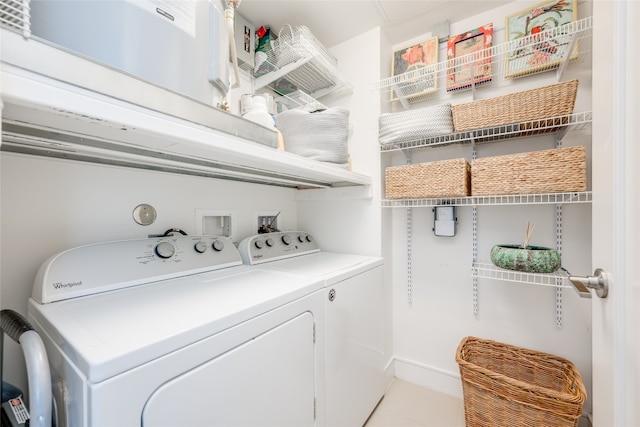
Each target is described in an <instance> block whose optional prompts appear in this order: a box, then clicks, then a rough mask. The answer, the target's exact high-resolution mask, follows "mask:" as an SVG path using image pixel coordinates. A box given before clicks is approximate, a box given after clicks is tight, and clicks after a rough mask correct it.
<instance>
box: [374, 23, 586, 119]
mask: <svg viewBox="0 0 640 427" xmlns="http://www.w3.org/2000/svg"><path fill="white" fill-rule="evenodd" d="M591 38H592V17H587V18H584V19H581V20H578V21H574V22H571V23H569V24H566V25H563V26H560V27H557V28H552V29H549V30H545V31H542V32H540V33H538V34H535V35H531V36H527V37H525V38H521V39H517V40H512V41H509V42H504V43H501V44H497V45H495V46H492V47H490V48H487V49H483V50H480V51H478V52H474V53H470V54H467V55H464V56H462V57H460V58H455V59H451V60H446V61H441V62H439V63H438V64H433V65H430V66H427V67H424V68H420V69H417V70H413V71H410V72H407V73H404V74H400V75H397V76H393V77H389V78H386V79H383V80H381V81H378V82H375V83H373V89H374V90H378V91H380V92H381V93H386V94H387V96H386V97H385V98H386V99H388V100H391V98H392V97H391V93H392V92H395V95H396V96H394V98H396V97H397V98H398V99H399V100H400V101H401V102H402V104H403V106H404V107H405V108H409V103H413V102H419V101H424V100H425V99H430V98H433V97H437V98H438V99H439V100H442V101H443V102H447V100H449V99H451V98H452V97H453V96H455V94H457V93H460V92H467V91H474V90H476V89H478V88H482V87H487V86H495V85H503V84H506V83H507V82H509V81H510V80H513V79H514V78H518V77H523V76H530V75H533V74H538V73H542V72H547V71H551V70H556V71H557V73H558V75H559V77H560V76H561V75H562V74H563V73H564V70H565V69H566V66H567V65H568V64H569V63H572V64H574V63H587V64H588V63H590V61H591ZM541 41H542V42H545V41H553V42H554V43H553V48H554V49H557V51H556V52H555V53H554V56H553V58H554V59H553V60H549V61H548V62H544V63H541V64H538V65H535V66H529V65H527V64H526V63H522V62H519V61H526V58H518V59H517V60H514V59H513V57H514V56H517V55H516V52H517V51H519V50H522V49H528V48H530V49H534V48H536V47H537V46H538V45H539V44H540V43H541ZM488 60H490V62H491V67H492V69H491V75H490V79H489V80H486V79H485V78H484V77H483V80H486V81H483V82H482V83H476V84H469V85H467V86H464V87H462V88H457V89H455V90H447V82H448V79H449V78H450V77H451V76H455V75H456V73H461V72H462V73H466V74H465V75H470V76H472V77H471V78H470V80H471V81H474V80H475V79H474V78H473V73H474V69H480V68H482V67H480V65H478V64H484V63H485V62H487V61H488ZM514 61H516V62H515V63H514ZM507 63H510V64H511V67H513V68H512V70H513V69H516V70H521V71H518V72H512V71H509V70H508V69H507ZM558 80H560V79H558ZM426 87H431V88H432V90H430V91H428V90H425V88H426Z"/></svg>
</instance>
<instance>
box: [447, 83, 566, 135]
mask: <svg viewBox="0 0 640 427" xmlns="http://www.w3.org/2000/svg"><path fill="white" fill-rule="evenodd" d="M577 91H578V80H571V81H568V82H563V83H557V84H553V85H549V86H545V87H541V88H537V89H531V90H526V91H523V92H518V93H513V94H510V95H504V96H498V97H496V98H490V99H483V100H480V101H474V102H469V103H466V104H459V105H454V106H453V107H451V112H452V114H453V125H454V128H455V131H456V132H462V131H466V130H471V129H482V128H490V127H494V126H501V125H507V124H512V123H521V122H529V121H535V120H541V119H547V118H550V119H552V118H557V117H559V116H566V115H569V114H572V113H573V107H574V105H575V100H576V93H577ZM557 121H558V120H557V119H556V120H551V123H555V122H557ZM544 126H549V125H547V124H545V125H544ZM548 130H549V129H547V131H548Z"/></svg>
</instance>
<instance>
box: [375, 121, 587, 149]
mask: <svg viewBox="0 0 640 427" xmlns="http://www.w3.org/2000/svg"><path fill="white" fill-rule="evenodd" d="M591 121H592V113H591V111H586V112H580V113H573V114H569V115H565V116H558V117H547V118H544V119H539V120H532V121H528V122H522V123H512V124H508V125H501V126H495V127H489V128H484V129H474V130H471V131H464V132H456V133H452V134H447V135H440V136H433V137H429V138H421V139H415V140H410V141H403V142H393V143H389V144H384V145H381V146H380V151H381V152H383V153H384V152H392V151H404V150H412V149H419V148H430V147H442V146H445V145H451V144H470V143H475V144H482V143H488V142H494V141H500V140H506V139H513V138H523V137H528V136H535V135H540V134H544V133H553V132H556V133H557V137H558V138H560V139H561V138H562V137H563V136H564V135H565V134H566V133H567V132H569V131H572V132H573V131H579V130H583V129H585V128H586V127H587V126H589V125H590V124H591Z"/></svg>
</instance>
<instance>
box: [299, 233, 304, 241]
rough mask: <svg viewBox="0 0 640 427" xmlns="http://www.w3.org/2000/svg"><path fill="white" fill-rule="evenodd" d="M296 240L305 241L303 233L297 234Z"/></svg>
mask: <svg viewBox="0 0 640 427" xmlns="http://www.w3.org/2000/svg"><path fill="white" fill-rule="evenodd" d="M298 242H300V243H304V242H305V238H304V235H303V234H298Z"/></svg>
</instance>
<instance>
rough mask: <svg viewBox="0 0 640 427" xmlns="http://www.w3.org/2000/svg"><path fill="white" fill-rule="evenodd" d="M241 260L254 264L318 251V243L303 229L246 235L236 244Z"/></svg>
mask: <svg viewBox="0 0 640 427" xmlns="http://www.w3.org/2000/svg"><path fill="white" fill-rule="evenodd" d="M238 250H239V251H240V256H241V257H242V262H244V263H245V264H248V265H255V264H260V263H264V262H271V261H276V260H280V259H285V258H291V257H295V256H300V255H306V254H310V253H314V252H320V247H319V246H318V243H317V242H316V240H315V239H314V238H313V236H312V235H311V234H309V233H305V232H303V231H279V232H275V233H265V234H256V235H255V236H251V237H247V238H246V239H244V240H243V241H241V242H240V244H239V245H238Z"/></svg>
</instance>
